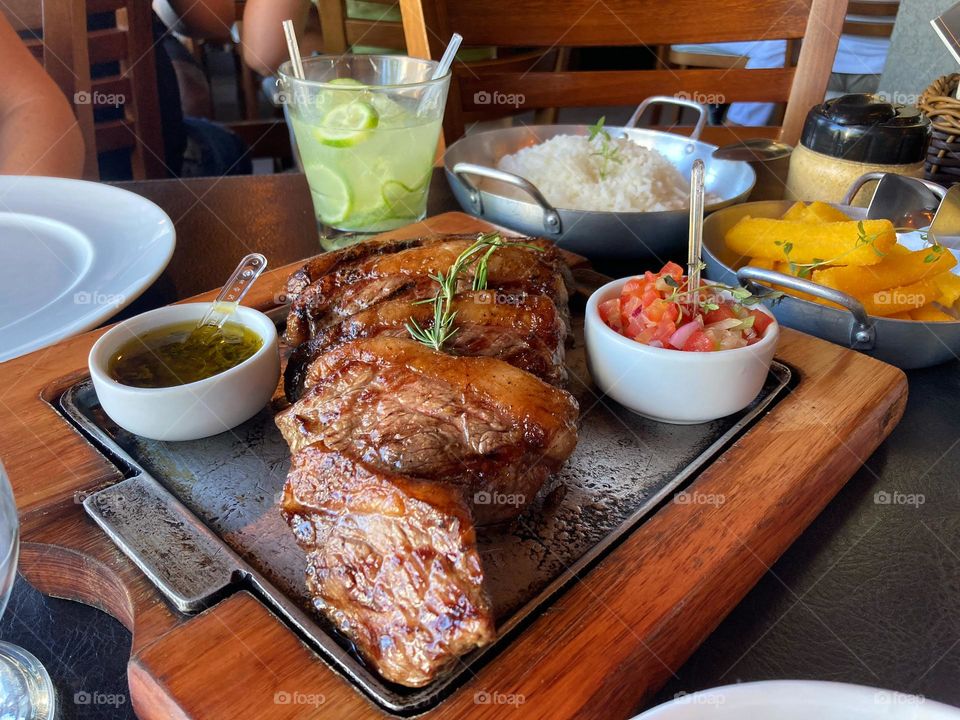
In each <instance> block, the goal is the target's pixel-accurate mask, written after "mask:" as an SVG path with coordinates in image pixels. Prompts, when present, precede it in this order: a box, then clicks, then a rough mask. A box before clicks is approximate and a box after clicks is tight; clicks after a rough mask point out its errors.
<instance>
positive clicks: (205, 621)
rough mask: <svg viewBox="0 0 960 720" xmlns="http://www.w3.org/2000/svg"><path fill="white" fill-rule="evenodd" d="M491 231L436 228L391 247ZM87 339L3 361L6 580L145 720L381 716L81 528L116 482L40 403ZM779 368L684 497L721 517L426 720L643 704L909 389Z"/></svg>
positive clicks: (76, 369) (547, 626) (625, 565)
mask: <svg viewBox="0 0 960 720" xmlns="http://www.w3.org/2000/svg"><path fill="white" fill-rule="evenodd" d="M489 227H490V226H489V225H487V224H485V223H483V222H481V221H478V220H476V219H473V218H470V217H468V216H466V215H463V214H460V213H448V214H445V215H440V216H437V217H434V218H430V219H428V220H427V221H425V222H423V223H420V224H419V225H418V226H414V227H412V228H404V229H402V230H399V231H396V233H392V234H394V235H397V236H409V235H410V234H414V233H454V232H474V231H480V230H483V229H489ZM292 269H293V267H287V268H279V269H277V270H274V271H272V272H269V273H267V274H266V275H265V276H264V277H263V278H261V280H260V281H259V282H258V283H257V285H256V287H255V288H254V290H253V291H252V292H251V297H250V298H249V300H248V303H249V304H251V305H253V306H254V307H258V308H260V309H268V308H269V307H272V306H274V305H275V304H276V298H277V296H278V295H280V294H281V293H282V288H283V285H284V282H285V280H286V278H287V276H288V275H289V273H290V272H291V270H292ZM210 297H212V295H211V294H207V295H203V296H200V298H198V299H209V298H210ZM102 332H103V331H102V330H98V331H94V332H91V333H87V334H85V335H81V336H78V337H75V338H71V339H69V340H66V341H64V342H61V343H59V344H57V345H55V346H53V347H50V348H46V349H43V350H38V351H37V352H34V353H32V354H30V355H27V356H25V357H22V358H18V359H16V360H11V361H9V362H7V363H4V364H2V365H0V427H2V428H3V430H4V431H3V432H2V433H0V458H2V460H3V463H4V465H5V466H6V469H7V471H8V473H9V475H10V479H11V482H12V484H13V489H14V493H15V494H16V497H17V502H18V506H19V508H20V512H21V521H22V527H21V533H22V545H21V561H20V569H21V571H22V572H23V574H24V575H25V576H26V578H27V579H28V580H29V581H30V582H31V583H32V584H33V585H34V586H35V587H37V588H38V589H39V590H41V591H42V592H45V593H48V594H50V595H55V596H58V597H64V598H69V599H73V600H78V601H80V602H86V603H88V604H90V605H94V606H96V607H99V608H101V609H103V610H105V611H107V612H109V613H110V614H112V615H114V616H115V617H117V618H118V619H119V620H120V621H121V622H123V623H124V624H125V625H126V626H127V627H128V628H129V629H130V630H131V632H132V633H133V645H132V649H131V657H130V662H129V666H128V667H129V669H128V674H129V680H130V691H131V697H132V702H133V705H134V708H135V709H136V711H137V713H138V715H139V716H140V717H141V718H144V720H147V719H153V718H177V719H184V718H196V719H199V718H232V717H241V718H247V717H256V718H263V719H265V720H278V719H280V718H294V717H296V718H309V717H337V718H374V717H389V715H388V714H387V713H385V712H384V711H382V710H380V709H378V708H377V707H376V706H374V705H373V704H372V703H371V702H370V701H369V700H367V699H366V698H365V697H364V696H363V695H361V694H360V693H359V692H358V691H357V690H355V689H354V688H353V687H352V686H351V685H350V684H349V683H348V682H347V681H345V680H344V679H343V678H342V677H341V676H340V675H338V674H337V673H335V672H334V671H333V670H331V669H330V668H328V667H327V666H326V664H325V663H324V662H323V661H322V660H321V659H320V658H319V657H318V656H317V655H316V654H314V653H313V652H312V651H311V650H310V649H309V648H308V647H307V646H306V645H304V644H303V643H302V642H301V641H300V639H299V638H298V637H297V636H296V635H294V634H293V633H292V632H291V631H290V630H289V629H288V628H287V627H286V626H285V625H283V624H281V623H280V622H279V621H278V620H277V619H276V618H275V617H274V616H273V615H272V614H271V613H270V612H269V611H268V610H267V609H266V608H265V607H264V606H263V605H262V604H261V603H260V602H259V601H258V600H257V599H256V598H254V597H253V596H252V595H249V594H247V593H245V592H240V593H238V594H235V595H232V596H231V597H229V598H227V599H225V600H223V601H221V602H220V603H219V604H217V605H215V606H214V607H212V608H211V609H209V610H207V611H205V612H204V613H202V614H200V615H197V616H193V617H186V616H183V615H180V614H178V613H177V612H176V611H175V610H173V609H172V608H171V607H170V606H168V605H167V604H166V602H165V601H164V600H163V599H162V598H161V596H160V593H159V592H158V591H157V590H156V589H155V588H154V586H153V585H152V584H151V583H150V581H149V580H148V579H147V578H146V577H145V576H144V575H143V574H142V573H141V572H140V571H139V570H138V569H137V568H136V567H135V566H134V565H133V564H132V563H131V562H130V561H129V560H128V559H127V558H126V557H125V556H124V555H123V554H121V552H120V551H119V550H118V549H117V548H116V547H115V546H114V545H113V543H112V542H111V541H110V540H109V539H108V538H107V537H106V535H104V534H103V533H102V532H101V531H100V530H99V528H98V527H97V526H96V525H94V523H93V521H92V520H90V519H89V518H88V517H87V516H86V514H85V513H84V511H83V508H82V505H81V504H80V501H82V499H83V497H85V494H86V493H89V492H90V491H92V490H95V489H99V488H101V487H104V486H105V485H108V484H111V483H114V482H117V481H118V480H120V479H121V476H120V473H119V471H118V470H117V469H116V467H115V466H114V465H113V464H111V463H110V462H109V461H108V460H107V459H106V458H104V457H103V456H102V455H101V454H100V453H99V452H97V450H96V449H94V448H93V447H92V446H91V445H90V444H89V443H88V442H87V441H86V440H85V439H84V438H83V437H82V436H81V435H80V434H79V433H77V432H76V431H75V430H74V428H73V427H72V426H71V425H70V424H69V423H67V421H66V420H65V419H64V418H63V417H62V416H61V415H60V414H59V413H58V412H57V411H56V410H54V408H53V406H52V404H51V403H54V402H56V400H57V399H58V397H59V395H60V394H61V393H62V392H63V391H64V389H66V388H67V387H69V386H70V385H72V384H74V383H76V382H77V381H78V380H79V379H81V378H82V377H84V376H85V375H86V358H87V353H88V352H89V349H90V347H91V345H92V344H93V342H94V341H95V340H96V339H97V337H99V335H100V334H102ZM777 358H778V359H779V360H781V361H782V362H784V363H786V364H788V365H790V366H791V367H792V368H793V369H794V371H795V372H796V374H797V375H798V376H799V378H800V381H799V384H798V385H797V386H796V388H795V389H793V390H792V391H791V392H790V394H789V395H788V396H787V397H786V398H784V399H783V400H781V401H780V402H779V403H778V404H777V405H776V406H775V407H774V408H773V410H772V411H771V412H770V413H769V414H768V415H766V416H765V417H764V418H763V419H762V420H760V421H759V422H758V423H757V424H756V425H755V426H754V427H753V428H752V429H750V430H749V431H748V432H746V433H745V434H744V435H743V436H742V437H741V438H740V439H739V440H738V441H737V442H735V443H734V444H733V445H732V446H731V447H730V448H728V449H727V450H726V451H725V452H724V453H723V454H722V455H721V456H719V457H718V458H717V459H716V460H715V461H714V462H713V463H712V464H711V465H710V466H709V467H708V468H707V469H706V470H705V471H703V472H702V473H701V474H700V476H699V477H698V478H697V479H696V480H695V481H694V482H693V484H692V486H691V487H690V488H689V489H688V492H689V493H703V495H704V496H708V495H713V496H714V497H722V498H723V499H724V502H722V503H682V504H681V503H675V502H671V503H667V504H665V505H664V506H663V507H662V508H661V509H660V510H659V511H657V513H656V514H655V515H653V516H652V517H651V518H650V519H649V520H648V521H646V522H645V523H644V524H642V525H641V526H640V527H639V528H637V529H636V530H635V531H634V532H633V533H632V534H631V535H630V536H629V537H628V538H627V539H626V540H625V541H624V542H622V543H621V544H620V545H619V546H617V547H616V548H615V549H614V550H613V551H611V552H610V553H609V554H608V555H607V556H606V557H605V558H604V559H603V560H602V561H600V562H599V563H598V564H597V565H596V566H595V567H594V568H593V569H592V570H590V571H589V572H588V573H587V574H586V575H584V576H583V577H582V578H580V579H579V581H578V582H576V583H574V584H573V585H572V586H571V587H569V588H568V589H567V590H566V591H564V592H563V594H562V595H561V596H560V597H559V598H557V600H556V601H555V602H554V603H553V605H552V606H551V607H550V609H549V610H548V611H547V612H546V613H544V614H543V615H541V616H540V617H538V618H536V619H535V620H533V621H532V622H531V623H530V625H529V626H528V627H526V628H524V629H523V630H522V631H521V632H520V634H519V635H518V636H517V637H516V638H515V639H514V640H513V641H512V642H511V643H510V644H509V645H508V646H507V647H506V648H504V650H503V651H502V652H501V653H500V654H499V655H497V656H496V657H495V658H494V659H493V660H492V661H491V662H490V663H488V664H487V665H485V666H483V667H482V668H481V669H480V670H479V671H478V672H477V674H476V676H475V677H474V678H473V679H472V680H471V681H470V682H468V683H467V684H466V685H465V686H463V687H462V688H460V689H459V690H457V691H456V692H455V693H454V694H453V695H452V696H451V697H450V698H448V699H447V700H445V701H444V702H443V703H442V704H441V705H440V706H439V707H438V708H436V709H435V710H432V711H430V712H428V713H427V716H428V717H430V718H431V720H440V719H447V718H462V717H466V716H469V717H479V718H483V717H489V718H493V717H501V716H505V717H510V718H521V717H522V718H535V717H542V718H572V717H604V718H610V717H613V718H615V717H622V718H626V717H629V716H631V715H632V714H635V713H636V712H638V711H639V710H641V709H642V708H643V705H644V702H645V700H647V699H648V698H649V697H650V696H651V694H652V693H653V692H655V691H656V690H657V689H658V688H659V687H660V686H661V685H662V684H663V683H664V682H665V680H666V679H667V678H668V677H670V676H671V674H672V673H673V672H674V671H676V670H677V669H678V668H679V667H680V665H681V664H682V663H683V662H684V661H685V660H686V658H687V657H689V655H690V654H691V653H692V652H693V651H694V649H695V648H696V647H697V646H698V645H699V644H700V643H702V642H703V641H704V639H706V637H707V636H708V635H709V634H710V632H711V631H712V630H713V629H714V628H715V627H716V626H717V625H718V624H719V623H720V621H721V620H722V619H723V618H724V617H725V616H726V615H727V613H729V612H730V610H732V609H733V607H734V606H735V605H736V604H737V603H738V602H739V601H740V599H741V598H742V597H743V596H744V595H745V594H746V593H747V591H748V590H749V589H750V588H751V587H752V586H753V585H754V584H755V583H756V582H757V581H758V580H759V579H760V577H761V576H762V575H763V574H764V572H766V570H767V569H768V568H769V567H770V565H772V564H773V563H774V562H775V561H776V559H777V558H778V557H779V556H780V554H781V553H783V551H784V550H785V549H786V548H787V547H788V546H789V545H790V544H791V543H792V542H793V540H794V539H795V538H796V537H797V536H798V535H799V534H800V533H801V532H802V531H803V530H804V528H806V527H807V525H808V524H809V523H810V522H811V521H812V520H813V518H814V517H816V515H817V514H818V513H819V512H820V511H821V510H822V509H823V507H824V506H825V505H826V504H827V503H828V502H829V501H830V499H831V498H832V497H833V496H834V495H835V494H836V492H837V491H838V490H839V489H840V487H842V486H843V484H844V483H845V482H846V481H847V479H848V478H849V477H850V476H851V475H852V474H853V473H854V471H855V470H856V469H857V468H859V467H860V465H861V464H862V463H863V462H864V461H865V460H866V458H867V457H868V456H869V455H870V454H871V453H872V452H873V450H874V449H875V448H876V447H877V445H879V444H880V442H881V441H882V440H883V439H884V438H885V437H886V436H887V435H888V434H889V433H890V431H891V430H892V429H893V427H894V426H895V425H896V424H897V422H898V421H899V420H900V417H901V415H902V413H903V409H904V406H905V403H906V397H907V382H906V377H905V375H904V374H903V373H902V372H901V371H900V370H898V369H896V368H894V367H891V366H889V365H885V364H883V363H881V362H878V361H876V360H873V359H871V358H869V357H867V356H865V355H861V354H859V353H856V352H853V351H850V350H846V349H844V348H841V347H838V346H836V345H832V344H830V343H827V342H824V341H821V340H817V339H815V338H811V337H809V336H807V335H803V334H801V333H798V332H794V331H791V330H787V329H784V330H783V331H782V335H781V341H780V348H779V351H778V353H777Z"/></svg>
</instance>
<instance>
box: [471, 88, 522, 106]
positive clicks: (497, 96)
mask: <svg viewBox="0 0 960 720" xmlns="http://www.w3.org/2000/svg"><path fill="white" fill-rule="evenodd" d="M526 101H527V97H526V96H525V95H524V94H523V93H502V92H500V91H499V90H494V91H493V92H488V91H487V90H477V92H475V93H474V94H473V104H474V105H510V106H512V107H514V108H519V107H520V106H521V105H523V104H524V103H525V102H526Z"/></svg>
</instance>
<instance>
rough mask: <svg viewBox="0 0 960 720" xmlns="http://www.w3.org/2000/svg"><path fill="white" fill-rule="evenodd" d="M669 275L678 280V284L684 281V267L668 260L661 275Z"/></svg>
mask: <svg viewBox="0 0 960 720" xmlns="http://www.w3.org/2000/svg"><path fill="white" fill-rule="evenodd" d="M664 275H669V276H670V277H672V278H673V279H674V280H676V281H677V285H680V284H682V283H683V268H682V267H680V266H679V265H677V264H676V263H675V262H668V263H667V264H666V265H664V266H663V270H661V271H660V276H661V277H662V276H664Z"/></svg>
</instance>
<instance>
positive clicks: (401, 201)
mask: <svg viewBox="0 0 960 720" xmlns="http://www.w3.org/2000/svg"><path fill="white" fill-rule="evenodd" d="M380 195H381V197H382V198H383V202H384V204H385V205H386V206H387V207H388V208H389V209H390V217H393V218H414V217H416V216H417V215H418V214H419V213H420V203H421V202H422V201H423V183H421V184H420V185H417V186H416V187H410V186H409V185H406V184H405V183H402V182H400V181H399V180H387V181H386V182H385V183H384V184H383V185H382V186H381V187H380Z"/></svg>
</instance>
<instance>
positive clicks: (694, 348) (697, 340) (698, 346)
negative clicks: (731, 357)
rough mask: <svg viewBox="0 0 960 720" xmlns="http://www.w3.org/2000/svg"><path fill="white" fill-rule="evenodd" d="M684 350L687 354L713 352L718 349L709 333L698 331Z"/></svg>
mask: <svg viewBox="0 0 960 720" xmlns="http://www.w3.org/2000/svg"><path fill="white" fill-rule="evenodd" d="M683 349H684V350H685V351H687V352H713V351H714V350H716V349H717V347H716V345H715V344H714V342H713V340H712V339H711V338H710V336H709V335H707V333H705V332H704V331H703V330H697V331H696V332H695V333H693V335H691V336H690V339H689V340H687V342H686V343H685V344H684V346H683Z"/></svg>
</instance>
